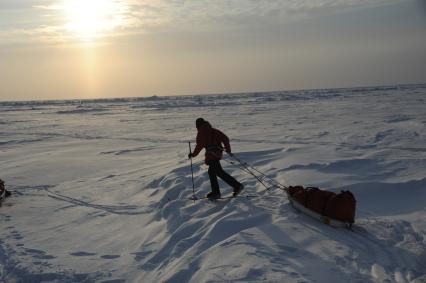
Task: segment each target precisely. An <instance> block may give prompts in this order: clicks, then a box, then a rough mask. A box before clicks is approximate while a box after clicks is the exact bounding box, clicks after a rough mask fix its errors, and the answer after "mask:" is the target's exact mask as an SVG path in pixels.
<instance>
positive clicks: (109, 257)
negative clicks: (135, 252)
mask: <svg viewBox="0 0 426 283" xmlns="http://www.w3.org/2000/svg"><path fill="white" fill-rule="evenodd" d="M119 257H120V255H103V256H101V258H103V259H116V258H119Z"/></svg>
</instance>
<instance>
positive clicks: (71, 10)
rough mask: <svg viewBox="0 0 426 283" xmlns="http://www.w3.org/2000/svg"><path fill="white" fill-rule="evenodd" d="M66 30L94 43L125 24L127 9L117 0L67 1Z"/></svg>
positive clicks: (65, 6)
mask: <svg viewBox="0 0 426 283" xmlns="http://www.w3.org/2000/svg"><path fill="white" fill-rule="evenodd" d="M63 8H64V11H65V14H66V17H67V24H66V26H65V28H66V29H67V30H68V31H69V32H70V33H72V34H74V36H76V37H78V38H80V39H82V40H85V41H93V40H95V39H96V38H99V37H102V36H105V35H106V34H108V33H110V32H112V31H113V30H114V29H116V28H117V27H119V26H121V25H123V24H124V21H125V18H124V13H125V10H126V9H127V7H126V5H125V4H124V3H123V2H120V1H117V0H65V1H64V4H63Z"/></svg>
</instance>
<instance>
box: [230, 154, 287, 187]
mask: <svg viewBox="0 0 426 283" xmlns="http://www.w3.org/2000/svg"><path fill="white" fill-rule="evenodd" d="M229 156H231V157H232V158H233V159H235V161H236V162H237V163H238V164H235V162H233V161H230V160H227V159H224V160H225V161H226V162H228V163H230V164H233V165H236V166H238V167H239V168H240V169H241V170H243V171H244V172H247V173H248V174H250V175H252V176H253V177H254V178H256V180H258V181H259V183H260V184H262V185H263V186H264V187H265V188H266V191H269V190H270V189H271V188H278V189H281V190H283V191H287V189H288V187H287V186H284V185H283V184H281V183H279V182H278V181H276V180H274V179H272V178H271V177H269V176H268V175H266V174H265V173H263V172H261V171H260V170H258V169H257V168H255V167H254V166H252V165H249V164H248V163H247V162H243V161H242V160H241V159H239V158H238V157H236V156H235V154H229ZM259 175H260V176H259ZM265 183H267V184H265ZM268 185H269V186H268Z"/></svg>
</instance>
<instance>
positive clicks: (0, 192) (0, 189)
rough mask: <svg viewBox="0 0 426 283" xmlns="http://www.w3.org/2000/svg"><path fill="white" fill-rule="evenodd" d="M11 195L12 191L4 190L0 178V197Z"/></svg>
mask: <svg viewBox="0 0 426 283" xmlns="http://www.w3.org/2000/svg"><path fill="white" fill-rule="evenodd" d="M11 195H12V193H11V192H10V191H8V190H6V188H5V186H4V182H3V180H2V179H0V199H1V198H2V197H9V196H11Z"/></svg>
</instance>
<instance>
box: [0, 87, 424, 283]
mask: <svg viewBox="0 0 426 283" xmlns="http://www.w3.org/2000/svg"><path fill="white" fill-rule="evenodd" d="M425 106H426V85H408V86H406V85H405V86H392V87H373V88H352V89H329V90H310V91H289V92H276V93H251V94H232V95H231V94H229V95H209V96H185V97H150V98H139V99H137V98H134V99H115V100H88V101H46V102H3V103H0V129H1V131H0V137H1V139H0V178H2V179H4V180H5V181H6V185H7V187H8V188H9V189H10V190H11V191H13V197H11V198H9V199H7V200H6V201H5V202H3V203H2V206H1V207H0V282H110V283H111V282H115V283H118V282H259V281H262V282H298V283H302V282H398V283H408V282H412V283H419V282H426V213H425V212H426V211H425V210H426V174H425V173H426V107H425ZM197 117H204V118H205V119H207V120H209V121H210V122H211V123H212V125H213V126H215V127H218V128H220V129H221V130H223V131H224V132H225V133H226V134H228V135H229V137H230V138H231V145H232V148H233V151H234V153H236V155H237V156H238V157H239V158H241V159H242V160H244V161H245V162H247V163H249V164H251V165H253V166H255V167H256V168H257V169H258V170H260V171H261V172H265V173H266V174H267V175H268V176H269V177H271V178H273V179H274V180H276V181H278V182H280V183H282V184H285V185H297V184H300V185H305V186H307V185H313V186H319V187H321V188H325V189H330V190H341V189H345V190H346V189H349V190H351V191H352V192H353V193H354V194H355V196H356V198H357V201H358V202H357V205H358V207H357V218H356V225H355V227H354V228H353V230H352V231H351V230H347V229H337V228H332V227H329V226H326V225H325V224H322V223H319V222H317V221H316V220H314V219H311V218H309V217H307V216H305V215H303V214H300V213H298V212H296V211H295V210H294V209H293V208H292V207H291V206H290V205H289V203H288V201H287V199H286V196H285V194H284V193H283V192H282V191H280V190H278V189H271V190H269V191H265V189H264V187H262V186H261V185H260V184H259V183H257V182H256V180H255V179H254V178H253V177H252V176H250V175H248V174H247V173H245V172H243V171H242V170H240V168H238V167H237V166H235V165H233V164H231V163H229V162H227V160H228V161H231V159H229V157H226V158H225V160H224V161H223V162H222V164H223V166H224V168H225V169H226V170H227V171H228V172H230V173H231V174H232V175H234V176H235V177H236V178H237V179H238V180H240V181H242V182H243V183H244V184H245V186H246V190H245V192H244V194H246V195H258V197H253V198H244V197H241V198H237V199H233V200H231V201H229V202H226V201H218V202H216V203H213V202H209V201H206V200H199V201H196V202H195V203H194V202H193V201H190V200H188V198H189V197H191V196H192V182H191V170H190V163H189V161H188V160H187V158H186V156H187V154H188V141H189V140H191V141H192V146H193V147H194V141H193V139H194V137H195V134H196V129H195V127H194V121H195V119H196V118H197ZM206 170H207V168H206V166H205V165H204V164H203V158H202V156H201V157H198V158H196V159H195V160H194V178H195V188H196V194H197V195H198V196H203V195H205V194H206V193H208V192H209V190H210V184H209V181H208V177H207V172H206ZM221 188H222V194H223V195H228V194H231V190H230V188H228V187H227V186H226V185H224V184H222V185H221Z"/></svg>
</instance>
